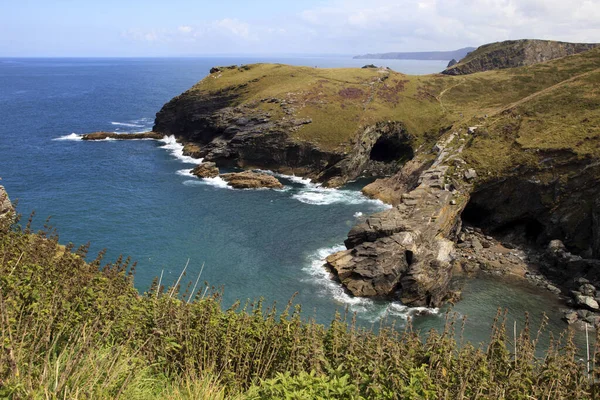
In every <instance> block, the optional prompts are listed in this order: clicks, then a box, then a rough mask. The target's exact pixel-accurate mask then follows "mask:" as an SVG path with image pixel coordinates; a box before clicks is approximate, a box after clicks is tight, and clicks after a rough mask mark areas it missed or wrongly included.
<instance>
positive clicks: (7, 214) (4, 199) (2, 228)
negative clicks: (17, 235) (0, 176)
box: [0, 186, 14, 232]
mask: <svg viewBox="0 0 600 400" xmlns="http://www.w3.org/2000/svg"><path fill="white" fill-rule="evenodd" d="M13 219H14V208H13V205H12V203H11V201H10V199H9V197H8V193H6V190H4V186H0V232H6V231H7V230H8V229H9V227H10V224H11V223H12V222H13Z"/></svg>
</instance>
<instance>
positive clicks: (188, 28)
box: [177, 25, 194, 33]
mask: <svg viewBox="0 0 600 400" xmlns="http://www.w3.org/2000/svg"><path fill="white" fill-rule="evenodd" d="M177 30H178V31H179V32H181V33H192V31H193V30H194V28H192V27H191V26H189V25H181V26H180V27H178V28H177Z"/></svg>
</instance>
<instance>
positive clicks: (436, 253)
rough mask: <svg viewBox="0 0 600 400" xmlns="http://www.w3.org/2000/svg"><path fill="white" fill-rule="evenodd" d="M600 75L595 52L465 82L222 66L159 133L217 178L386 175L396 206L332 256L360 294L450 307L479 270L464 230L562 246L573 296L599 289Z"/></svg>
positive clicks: (162, 117) (555, 272)
mask: <svg viewBox="0 0 600 400" xmlns="http://www.w3.org/2000/svg"><path fill="white" fill-rule="evenodd" d="M599 69H600V50H598V49H592V50H589V51H586V52H584V53H581V54H577V55H573V56H568V57H564V58H561V59H558V60H554V61H549V62H544V63H539V64H536V65H533V66H528V67H522V68H511V69H506V70H502V71H493V72H486V73H482V74H471V75H466V76H448V75H428V76H408V75H403V74H399V73H396V72H393V71H390V70H388V69H384V68H368V69H358V70H357V69H337V70H323V69H318V68H306V67H290V66H284V65H272V64H257V65H251V66H241V67H220V68H215V69H213V71H212V72H211V74H210V75H209V76H208V77H207V78H205V79H204V80H203V81H201V82H200V83H198V84H197V85H195V86H194V87H193V88H192V89H190V90H189V91H187V92H185V93H183V94H182V95H180V96H178V97H176V98H174V99H173V100H172V101H171V102H169V103H168V104H166V105H165V106H164V107H163V109H162V110H161V111H160V112H159V113H158V114H157V118H156V124H155V127H154V131H155V132H157V133H160V134H169V135H175V136H177V137H178V138H179V139H180V140H182V141H183V142H185V143H186V145H187V146H186V149H187V152H188V153H189V154H190V155H193V156H196V157H203V158H205V160H207V161H213V162H215V163H216V164H217V165H218V166H230V165H233V166H238V167H243V168H253V167H259V168H268V169H273V170H276V171H280V172H285V173H295V174H298V175H302V176H307V177H310V178H312V179H315V180H317V181H319V182H323V183H325V184H327V185H331V186H339V185H341V184H343V183H344V182H346V181H348V180H351V179H354V178H356V177H359V176H386V177H385V178H383V179H379V180H377V181H375V182H374V183H373V184H371V185H369V186H367V187H366V188H365V189H364V192H365V193H367V194H368V195H370V196H372V197H376V198H380V199H382V200H384V201H386V202H388V203H390V204H392V205H393V208H392V209H390V210H388V211H385V212H383V213H380V214H377V215H374V216H371V217H369V218H368V219H367V221H366V222H365V223H362V224H360V225H358V226H356V227H354V228H353V229H352V230H351V232H350V233H349V235H348V239H347V241H346V246H347V248H348V250H346V251H344V252H341V253H338V254H336V255H334V256H331V257H330V258H329V259H328V264H329V267H330V268H332V270H333V271H334V272H335V274H336V275H337V277H338V278H339V279H340V281H341V282H342V283H343V284H344V285H345V286H346V288H348V290H349V291H350V292H352V293H354V294H355V295H359V296H375V297H392V298H400V299H401V300H402V301H403V302H404V303H406V304H407V305H427V306H438V305H440V304H442V303H443V302H444V301H446V300H447V299H450V298H452V296H453V294H452V290H451V288H450V285H449V282H450V280H451V277H452V275H453V273H454V271H455V270H456V269H461V268H467V265H466V264H467V263H471V261H468V262H467V261H464V257H462V258H461V257H460V255H459V254H457V248H456V247H457V246H455V243H456V242H460V241H461V240H463V239H461V237H464V235H465V232H464V231H463V230H461V224H462V222H463V220H466V221H467V222H468V223H469V224H471V225H475V226H477V227H478V228H481V229H483V230H484V231H485V232H486V234H487V233H489V234H492V235H495V236H498V237H500V238H502V237H506V236H507V235H508V236H509V237H510V236H511V235H512V239H511V241H513V242H522V243H524V244H527V245H528V246H529V245H530V246H539V247H540V248H544V247H545V246H546V245H547V244H548V243H551V242H552V241H555V240H560V241H562V242H563V243H564V244H565V245H566V248H565V249H564V251H563V253H562V254H567V253H568V254H571V255H572V256H573V257H575V258H572V259H569V260H570V261H568V262H563V261H564V260H563V261H561V260H560V259H557V258H551V259H550V261H549V262H547V263H545V264H544V265H545V266H547V271H548V272H547V273H548V275H552V276H554V277H555V278H554V279H555V282H557V285H560V286H561V287H562V289H559V291H560V290H562V291H563V293H568V291H569V290H570V287H575V286H576V285H577V283H575V281H573V279H574V278H577V279H580V278H581V279H587V280H592V283H594V284H600V277H597V275H598V271H599V269H598V268H597V267H596V266H597V264H598V263H597V262H595V260H594V258H597V257H598V248H599V247H600V246H599V245H598V236H599V234H598V232H600V228H599V226H598V222H597V221H598V220H599V218H598V215H599V214H600V213H599V212H598V206H597V205H596V202H595V199H596V198H597V197H598V195H599V194H600V193H599V189H598V177H599V174H600V172H599V171H598V165H600V132H599V129H598V127H599V126H600V113H599V111H598V110H600V93H599V87H600V85H598V83H599V82H600V70H599ZM467 232H469V231H467ZM476 240H479V239H477V238H473V241H476ZM486 240H487V239H486ZM486 243H487V242H486ZM472 248H473V249H474V250H473V251H475V252H476V251H477V246H473V247H472ZM577 257H579V258H577ZM463 261H464V263H465V265H460V264H461V263H463ZM567 264H568V265H570V266H571V267H569V268H571V269H570V270H569V271H563V272H562V273H561V272H560V271H561V269H563V270H564V268H563V267H564V266H565V265H567ZM574 266H576V268H575V267H574ZM469 268H471V267H470V266H469ZM573 285H575V286H573ZM577 288H578V287H575V289H577ZM575 291H576V292H577V290H575Z"/></svg>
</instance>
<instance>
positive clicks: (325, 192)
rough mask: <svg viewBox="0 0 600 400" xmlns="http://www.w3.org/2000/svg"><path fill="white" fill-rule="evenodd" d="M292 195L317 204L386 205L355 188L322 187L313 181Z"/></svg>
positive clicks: (299, 199) (300, 199) (303, 201)
mask: <svg viewBox="0 0 600 400" xmlns="http://www.w3.org/2000/svg"><path fill="white" fill-rule="evenodd" d="M292 197H293V198H294V199H296V200H298V201H300V202H302V203H305V204H313V205H318V206H322V205H329V204H336V203H343V204H373V205H377V206H381V207H387V205H386V204H385V203H383V202H382V201H381V200H374V199H370V198H368V197H367V196H365V195H363V194H362V193H361V192H358V191H355V190H344V189H331V188H324V187H321V186H320V185H316V184H313V183H310V184H308V185H306V188H305V189H301V190H300V191H299V192H298V193H297V194H294V195H293V196H292Z"/></svg>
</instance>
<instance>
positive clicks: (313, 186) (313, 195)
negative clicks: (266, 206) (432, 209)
mask: <svg viewBox="0 0 600 400" xmlns="http://www.w3.org/2000/svg"><path fill="white" fill-rule="evenodd" d="M259 171H260V172H264V173H266V174H269V175H273V176H276V177H278V178H281V179H285V180H288V181H290V182H292V183H295V184H298V185H302V186H303V188H300V189H299V190H298V193H296V194H294V195H292V198H294V199H296V200H298V201H300V202H302V203H305V204H311V205H317V206H322V205H329V204H336V203H344V204H372V205H376V206H379V207H382V208H391V207H392V206H391V205H389V204H385V203H384V202H383V201H381V200H376V199H370V198H368V197H367V196H365V195H364V194H362V193H361V192H359V191H357V190H345V189H335V188H326V187H323V186H322V184H320V183H313V182H312V180H311V179H310V178H303V177H301V176H296V175H285V174H280V173H277V172H273V171H269V170H259ZM355 217H357V218H358V216H356V215H355Z"/></svg>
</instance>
